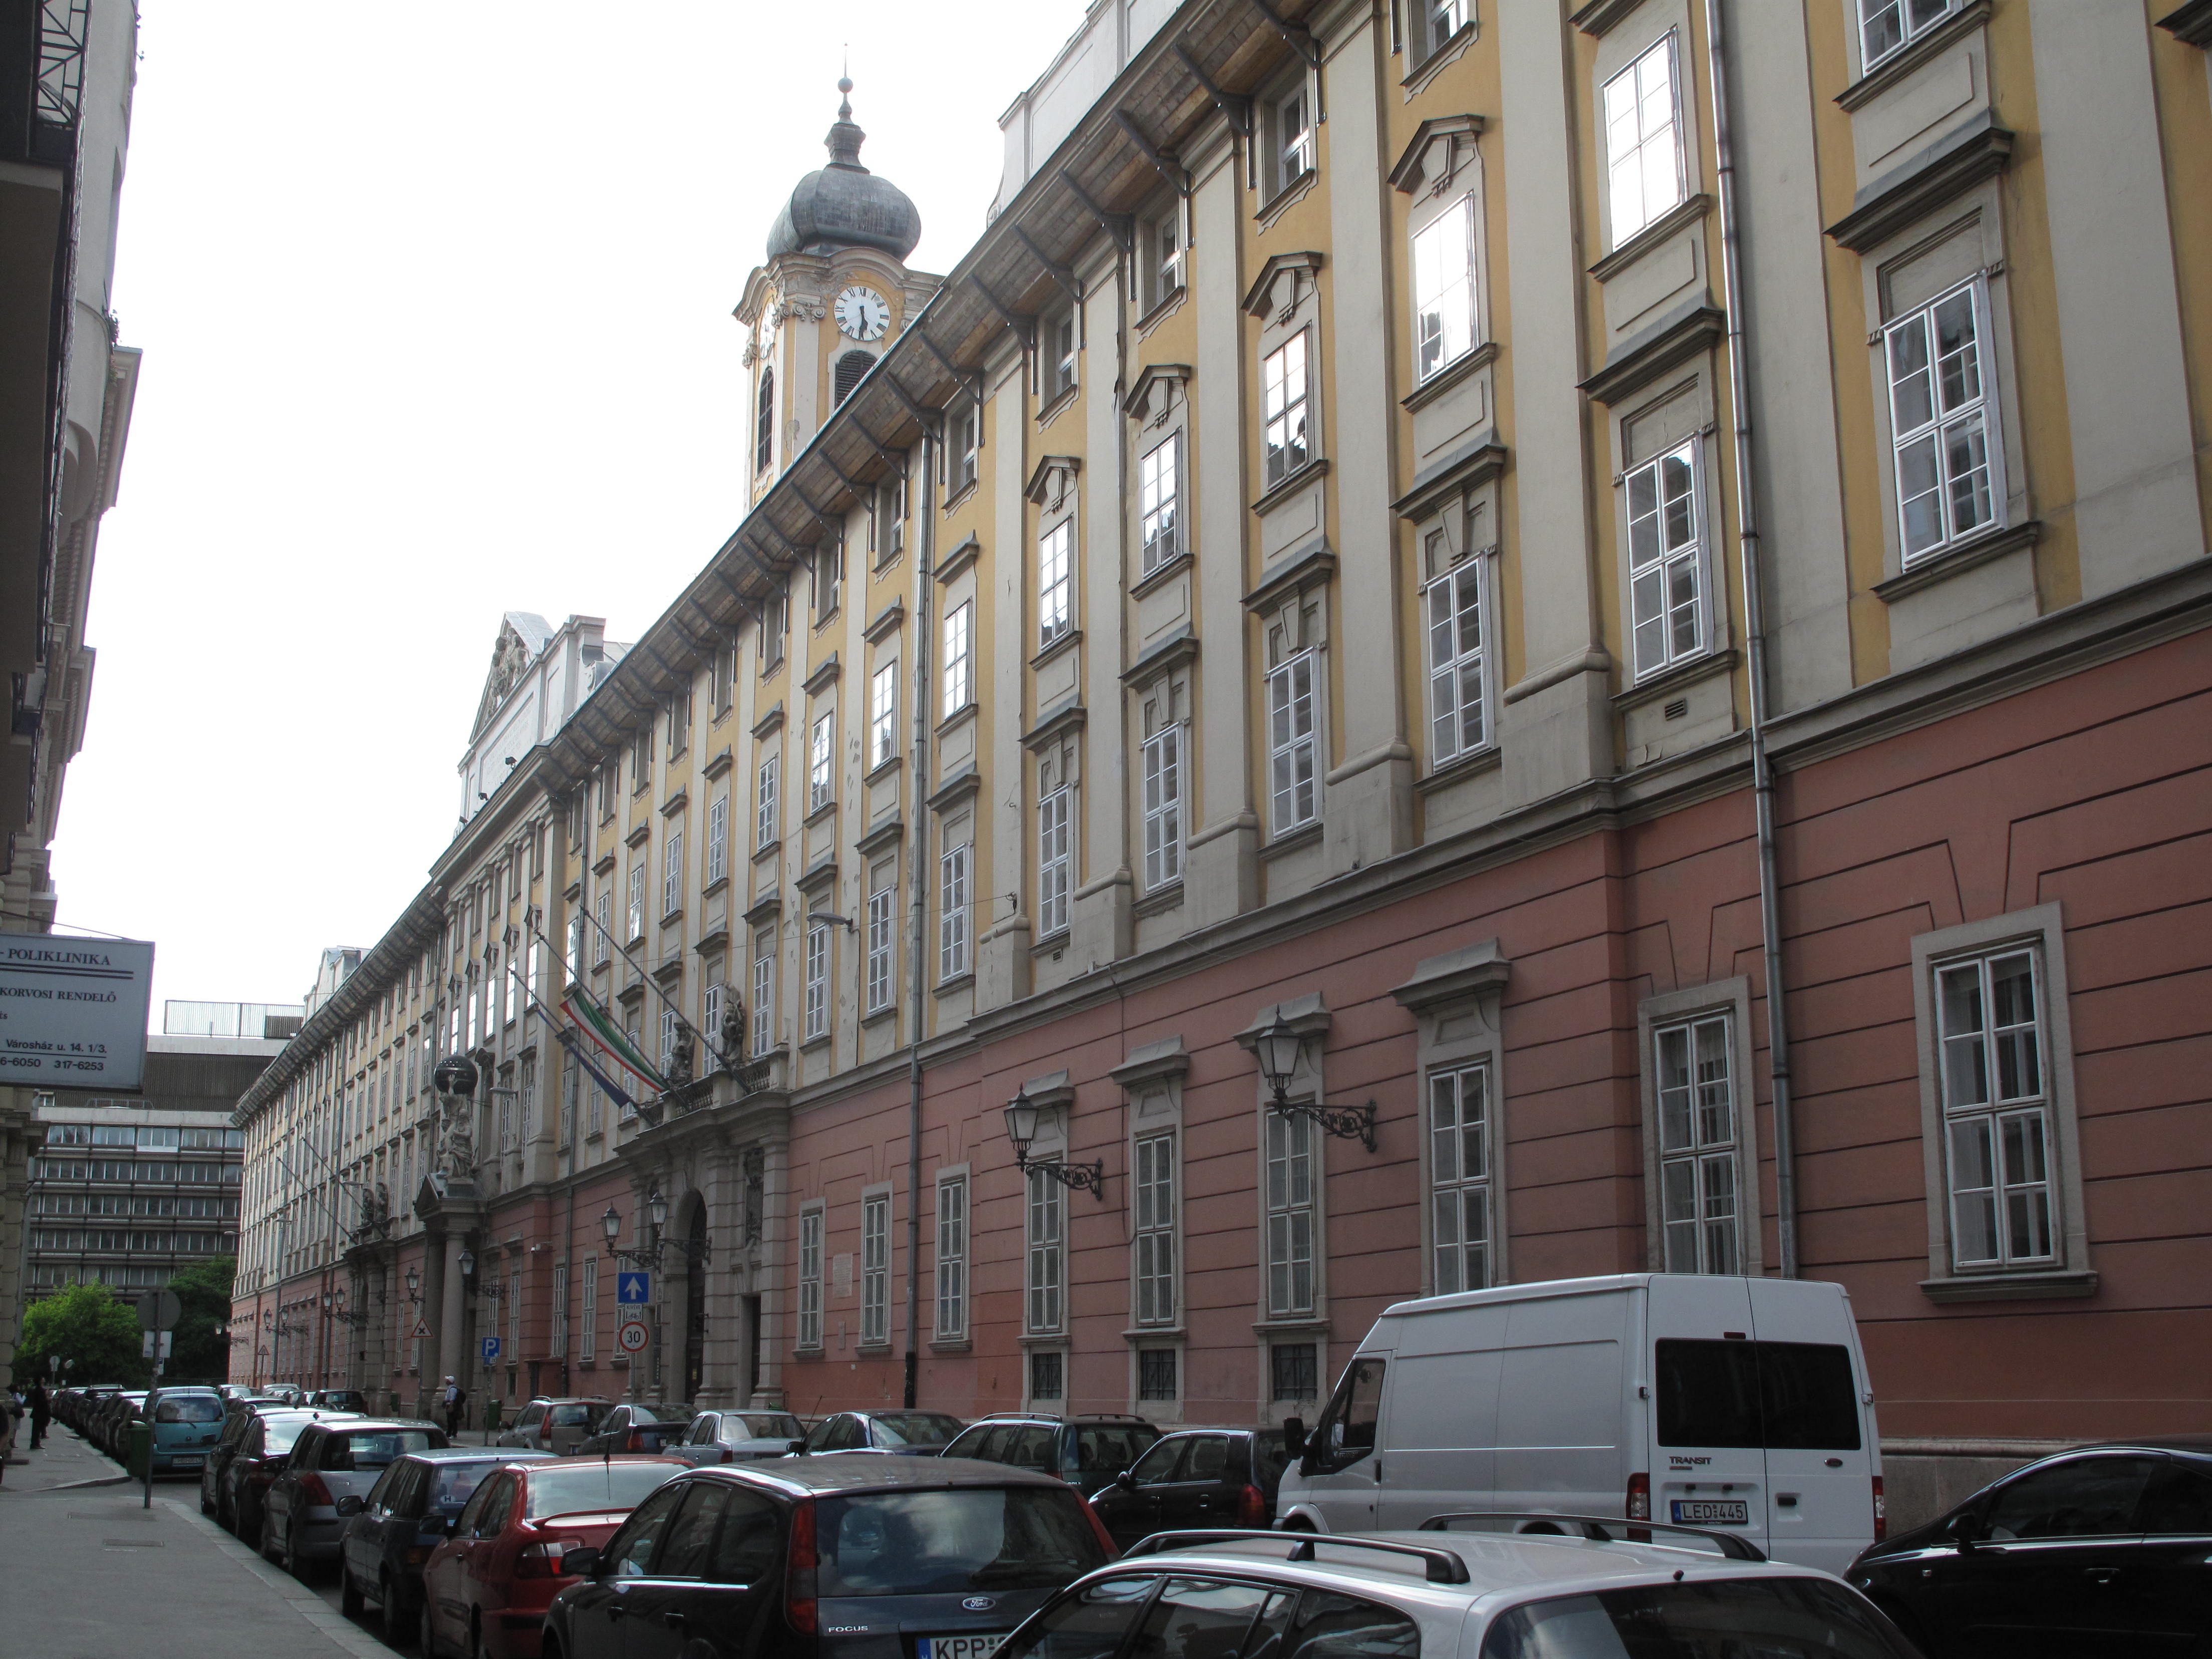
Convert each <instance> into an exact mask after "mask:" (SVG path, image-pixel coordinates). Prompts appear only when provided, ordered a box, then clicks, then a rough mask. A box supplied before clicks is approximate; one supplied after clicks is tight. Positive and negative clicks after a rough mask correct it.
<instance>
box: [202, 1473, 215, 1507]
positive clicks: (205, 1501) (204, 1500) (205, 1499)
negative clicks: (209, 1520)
mask: <svg viewBox="0 0 2212 1659" xmlns="http://www.w3.org/2000/svg"><path fill="white" fill-rule="evenodd" d="M200 1513H201V1514H202V1515H213V1514H214V1513H215V1505H214V1504H210V1503H209V1502H208V1495H207V1482H206V1481H204V1480H203V1481H201V1482H200Z"/></svg>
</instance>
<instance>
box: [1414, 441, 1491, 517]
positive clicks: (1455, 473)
mask: <svg viewBox="0 0 2212 1659" xmlns="http://www.w3.org/2000/svg"><path fill="white" fill-rule="evenodd" d="M1505 459H1506V451H1505V446H1504V445H1503V444H1501V443H1499V442H1498V435H1497V434H1496V433H1495V432H1486V433H1484V434H1483V435H1481V436H1480V437H1479V438H1477V439H1476V440H1475V441H1474V442H1473V443H1471V444H1468V445H1467V446H1466V447H1464V448H1462V449H1459V450H1457V451H1455V452H1454V453H1451V454H1449V455H1447V456H1446V457H1444V459H1443V460H1441V461H1438V462H1437V464H1436V465H1434V466H1431V467H1429V468H1427V469H1425V471H1422V472H1421V474H1420V475H1419V477H1416V478H1415V479H1414V480H1413V488H1412V489H1408V490H1407V492H1406V493H1405V494H1404V495H1401V496H1399V497H1398V499H1397V500H1396V501H1393V502H1391V503H1390V510H1391V511H1392V512H1394V513H1396V514H1397V515H1398V516H1399V517H1400V518H1401V519H1406V520H1421V519H1425V518H1427V517H1428V516H1429V515H1430V514H1431V513H1434V512H1435V511H1436V510H1437V507H1441V506H1442V505H1443V503H1444V502H1446V501H1449V500H1450V499H1451V498H1452V497H1453V496H1455V495H1462V494H1464V493H1465V492H1467V491H1468V490H1470V489H1480V488H1481V487H1482V486H1483V485H1484V484H1486V483H1489V482H1490V481H1491V480H1492V479H1493V478H1495V477H1498V476H1499V475H1500V474H1501V473H1503V472H1504V471H1505Z"/></svg>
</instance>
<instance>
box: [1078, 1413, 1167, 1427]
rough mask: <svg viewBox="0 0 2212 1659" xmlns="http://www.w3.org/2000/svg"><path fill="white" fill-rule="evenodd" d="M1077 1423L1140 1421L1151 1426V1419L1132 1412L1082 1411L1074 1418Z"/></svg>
mask: <svg viewBox="0 0 2212 1659" xmlns="http://www.w3.org/2000/svg"><path fill="white" fill-rule="evenodd" d="M1074 1420H1075V1421H1076V1422H1078V1423H1142V1424H1143V1425H1145V1426H1146V1428H1150V1427H1151V1426H1152V1419H1150V1418H1148V1417H1139V1416H1138V1415H1137V1413H1134V1412H1084V1413H1081V1414H1079V1416H1078V1417H1076V1419H1074Z"/></svg>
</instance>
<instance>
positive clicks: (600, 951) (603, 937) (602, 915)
mask: <svg viewBox="0 0 2212 1659" xmlns="http://www.w3.org/2000/svg"><path fill="white" fill-rule="evenodd" d="M595 909H596V914H597V916H598V920H599V933H598V934H597V936H596V937H595V939H594V940H593V942H592V966H593V967H595V968H603V967H605V965H606V961H607V958H608V957H610V956H611V955H612V954H613V951H614V945H612V943H611V941H610V940H609V939H608V937H607V936H608V935H609V934H611V933H613V932H614V930H615V927H614V924H615V894H614V889H612V888H611V887H603V888H601V889H600V890H599V903H598V905H597V906H596V907H595Z"/></svg>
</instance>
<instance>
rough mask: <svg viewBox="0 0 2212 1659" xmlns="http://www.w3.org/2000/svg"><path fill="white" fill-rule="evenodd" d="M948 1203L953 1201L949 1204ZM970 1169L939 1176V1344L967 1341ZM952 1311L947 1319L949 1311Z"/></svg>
mask: <svg viewBox="0 0 2212 1659" xmlns="http://www.w3.org/2000/svg"><path fill="white" fill-rule="evenodd" d="M948 1200H950V1202H949V1203H948ZM968 1246H969V1207H968V1168H967V1166H966V1165H965V1164H963V1165H962V1166H961V1167H960V1168H959V1169H958V1170H939V1171H938V1173H937V1233H936V1242H935V1243H934V1244H933V1247H932V1258H931V1276H932V1283H933V1285H934V1287H935V1296H934V1298H933V1304H932V1305H933V1308H934V1309H935V1312H934V1313H933V1315H932V1316H931V1327H930V1331H931V1334H932V1336H933V1338H934V1339H935V1340H938V1341H939V1342H964V1341H966V1340H968ZM948 1309H949V1310H951V1316H950V1318H949V1320H948V1317H947V1310H948Z"/></svg>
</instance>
